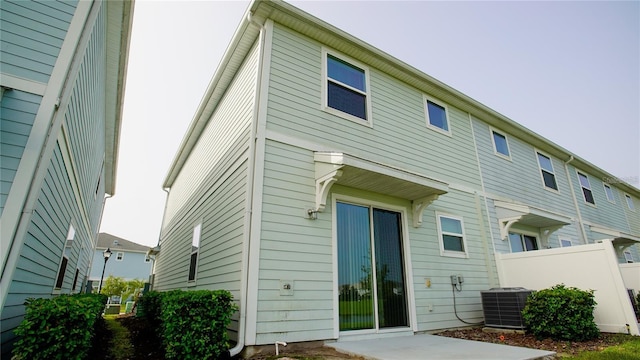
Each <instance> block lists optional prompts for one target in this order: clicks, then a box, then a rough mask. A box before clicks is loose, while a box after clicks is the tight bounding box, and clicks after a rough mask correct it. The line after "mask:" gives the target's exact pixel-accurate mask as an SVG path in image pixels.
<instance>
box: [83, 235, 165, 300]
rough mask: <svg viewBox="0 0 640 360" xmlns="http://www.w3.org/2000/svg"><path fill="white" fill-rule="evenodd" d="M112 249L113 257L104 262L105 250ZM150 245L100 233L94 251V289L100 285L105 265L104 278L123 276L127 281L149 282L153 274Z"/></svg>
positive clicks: (92, 276)
mask: <svg viewBox="0 0 640 360" xmlns="http://www.w3.org/2000/svg"><path fill="white" fill-rule="evenodd" d="M107 249H109V250H111V257H109V260H107V263H106V265H105V262H104V255H103V253H104V251H105V250H107ZM148 250H149V247H148V246H144V245H140V244H136V243H134V242H132V241H129V240H125V239H122V238H119V237H117V236H113V235H111V234H107V233H100V234H98V243H97V244H96V248H95V250H94V252H93V263H92V265H91V272H90V275H89V281H91V283H92V284H91V286H92V287H93V288H94V289H96V290H97V289H98V287H99V286H100V277H101V276H102V269H103V267H104V278H105V279H106V278H107V277H109V276H115V277H121V278H123V279H124V280H125V281H128V280H135V279H138V280H142V281H144V282H147V281H148V280H149V275H151V266H152V262H151V258H150V257H149V256H147V251H148Z"/></svg>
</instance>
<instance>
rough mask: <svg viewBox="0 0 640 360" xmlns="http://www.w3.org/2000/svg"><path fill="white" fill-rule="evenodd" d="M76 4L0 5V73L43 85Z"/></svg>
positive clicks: (22, 3) (4, 1)
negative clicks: (0, 32)
mask: <svg viewBox="0 0 640 360" xmlns="http://www.w3.org/2000/svg"><path fill="white" fill-rule="evenodd" d="M76 4H77V1H64V2H63V1H9V0H3V1H2V3H1V4H0V29H1V31H2V38H1V39H0V47H1V48H2V58H0V67H1V68H2V72H3V73H7V74H10V75H13V76H17V77H21V78H25V79H30V80H33V81H37V82H42V83H46V82H48V80H49V76H50V75H51V72H52V71H53V66H54V64H55V62H56V60H57V56H58V53H59V52H60V47H61V46H62V42H63V41H64V38H65V36H66V33H67V29H68V28H69V23H70V22H71V19H72V17H73V14H74V12H75V7H76Z"/></svg>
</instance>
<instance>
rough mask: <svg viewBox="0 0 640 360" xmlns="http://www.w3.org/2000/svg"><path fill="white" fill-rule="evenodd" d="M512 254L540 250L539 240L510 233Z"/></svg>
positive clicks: (530, 236)
mask: <svg viewBox="0 0 640 360" xmlns="http://www.w3.org/2000/svg"><path fill="white" fill-rule="evenodd" d="M509 244H510V245H511V252H512V253H515V252H523V251H534V250H538V249H540V247H539V246H538V239H537V238H536V237H535V236H532V235H525V234H518V233H511V232H510V233H509Z"/></svg>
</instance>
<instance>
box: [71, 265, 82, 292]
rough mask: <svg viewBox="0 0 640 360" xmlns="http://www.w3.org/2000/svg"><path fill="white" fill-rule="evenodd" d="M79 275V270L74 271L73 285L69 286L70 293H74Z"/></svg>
mask: <svg viewBox="0 0 640 360" xmlns="http://www.w3.org/2000/svg"><path fill="white" fill-rule="evenodd" d="M79 275H80V269H76V274H75V275H74V276H73V285H71V291H74V290H75V289H76V285H77V284H78V276H79Z"/></svg>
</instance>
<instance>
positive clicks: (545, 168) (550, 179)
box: [536, 151, 558, 190]
mask: <svg viewBox="0 0 640 360" xmlns="http://www.w3.org/2000/svg"><path fill="white" fill-rule="evenodd" d="M536 155H537V157H538V166H539V167H540V173H541V174H542V183H543V184H544V187H545V188H547V189H552V190H558V183H557V182H556V174H555V173H554V171H553V162H552V161H551V158H550V157H548V156H546V155H544V154H542V153H540V152H539V151H536Z"/></svg>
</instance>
